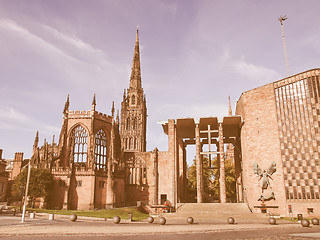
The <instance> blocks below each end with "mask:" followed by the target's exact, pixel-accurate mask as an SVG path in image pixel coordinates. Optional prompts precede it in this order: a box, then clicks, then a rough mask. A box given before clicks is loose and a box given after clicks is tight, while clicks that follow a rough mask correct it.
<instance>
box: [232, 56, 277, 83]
mask: <svg viewBox="0 0 320 240" xmlns="http://www.w3.org/2000/svg"><path fill="white" fill-rule="evenodd" d="M233 66H234V68H235V71H236V72H237V73H239V74H241V75H243V76H244V77H247V78H248V79H251V80H256V81H259V80H261V79H263V80H264V81H275V80H277V79H279V78H280V75H279V73H277V72H276V71H275V70H273V69H269V68H266V67H262V66H258V65H254V64H252V63H248V62H246V61H245V59H244V58H242V59H241V60H240V61H234V63H233Z"/></svg>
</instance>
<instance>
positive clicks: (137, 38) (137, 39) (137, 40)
mask: <svg viewBox="0 0 320 240" xmlns="http://www.w3.org/2000/svg"><path fill="white" fill-rule="evenodd" d="M136 42H139V26H137V36H136Z"/></svg>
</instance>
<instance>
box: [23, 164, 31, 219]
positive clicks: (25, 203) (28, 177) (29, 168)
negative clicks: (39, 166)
mask: <svg viewBox="0 0 320 240" xmlns="http://www.w3.org/2000/svg"><path fill="white" fill-rule="evenodd" d="M30 172H31V160H29V163H28V176H27V184H26V191H25V194H24V203H23V210H22V217H21V222H22V223H24V219H25V215H26V205H27V198H28V188H29V182H30Z"/></svg>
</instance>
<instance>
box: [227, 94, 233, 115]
mask: <svg viewBox="0 0 320 240" xmlns="http://www.w3.org/2000/svg"><path fill="white" fill-rule="evenodd" d="M228 115H229V116H232V108H231V100H230V96H229V114H228Z"/></svg>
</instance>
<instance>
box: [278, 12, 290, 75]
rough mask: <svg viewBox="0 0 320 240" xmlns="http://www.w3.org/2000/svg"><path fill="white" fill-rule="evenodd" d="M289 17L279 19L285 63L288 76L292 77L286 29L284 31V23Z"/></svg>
mask: <svg viewBox="0 0 320 240" xmlns="http://www.w3.org/2000/svg"><path fill="white" fill-rule="evenodd" d="M287 19H288V18H287V16H286V15H284V16H280V17H279V18H278V20H279V22H280V23H281V31H282V43H283V54H284V61H285V65H286V72H287V76H290V69H289V63H288V54H287V46H286V40H285V38H284V29H283V22H284V21H285V20H287Z"/></svg>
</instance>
